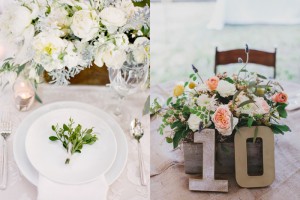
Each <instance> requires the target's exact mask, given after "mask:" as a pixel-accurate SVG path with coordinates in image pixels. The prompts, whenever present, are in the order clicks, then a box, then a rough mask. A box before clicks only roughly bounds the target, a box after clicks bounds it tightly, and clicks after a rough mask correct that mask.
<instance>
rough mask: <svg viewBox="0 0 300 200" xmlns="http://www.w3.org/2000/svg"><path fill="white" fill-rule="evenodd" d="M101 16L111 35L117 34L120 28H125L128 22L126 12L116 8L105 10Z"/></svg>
mask: <svg viewBox="0 0 300 200" xmlns="http://www.w3.org/2000/svg"><path fill="white" fill-rule="evenodd" d="M99 16H100V18H101V19H102V20H101V22H102V24H104V25H105V26H106V27H107V30H108V32H109V33H114V32H116V31H117V29H118V28H119V27H122V26H124V25H125V24H126V22H127V18H126V15H125V12H124V11H122V10H121V9H118V8H115V7H107V8H104V9H103V10H102V11H101V12H100V14H99Z"/></svg>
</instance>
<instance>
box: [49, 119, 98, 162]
mask: <svg viewBox="0 0 300 200" xmlns="http://www.w3.org/2000/svg"><path fill="white" fill-rule="evenodd" d="M74 125H75V123H74V120H73V119H72V118H70V119H69V123H68V124H63V126H62V127H59V126H58V124H56V125H52V130H53V131H54V132H55V133H56V136H50V137H49V139H50V140H51V141H58V140H59V141H61V143H62V145H63V147H64V148H65V149H66V150H67V152H68V154H69V157H68V158H67V159H66V161H65V164H69V162H70V159H71V158H70V157H71V155H73V154H74V153H81V150H82V147H83V145H85V144H89V145H92V144H94V143H95V142H96V141H97V140H98V138H97V135H96V134H95V133H93V129H94V128H89V129H83V128H82V126H81V125H80V124H77V125H76V126H74Z"/></svg>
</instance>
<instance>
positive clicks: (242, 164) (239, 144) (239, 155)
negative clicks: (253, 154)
mask: <svg viewBox="0 0 300 200" xmlns="http://www.w3.org/2000/svg"><path fill="white" fill-rule="evenodd" d="M255 128H256V127H251V128H248V127H243V128H241V129H240V132H238V133H236V134H235V136H234V149H235V179H236V182H237V183H238V185H239V186H241V187H246V188H252V187H265V186H268V185H271V184H272V182H273V181H274V179H275V163H274V160H275V159H274V134H273V133H272V130H271V129H270V128H268V127H265V126H259V127H257V128H258V130H257V137H259V138H261V139H262V140H263V175H261V176H249V175H248V173H247V171H248V170H247V144H246V141H247V139H248V138H253V133H254V132H255Z"/></svg>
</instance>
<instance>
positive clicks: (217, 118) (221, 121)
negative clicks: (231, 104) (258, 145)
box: [212, 105, 238, 135]
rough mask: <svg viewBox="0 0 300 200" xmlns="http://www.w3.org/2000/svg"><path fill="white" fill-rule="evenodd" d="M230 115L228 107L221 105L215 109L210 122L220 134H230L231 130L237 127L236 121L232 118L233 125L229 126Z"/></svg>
mask: <svg viewBox="0 0 300 200" xmlns="http://www.w3.org/2000/svg"><path fill="white" fill-rule="evenodd" d="M231 115H232V114H231V112H230V110H229V108H228V105H221V106H219V107H218V108H217V110H216V112H215V113H214V115H213V116H212V121H213V122H214V124H215V127H216V129H217V130H218V131H219V133H220V134H222V135H231V134H232V131H233V130H232V129H233V128H234V127H235V126H236V125H237V123H238V119H237V118H236V117H233V124H232V125H231ZM231 127H232V129H231Z"/></svg>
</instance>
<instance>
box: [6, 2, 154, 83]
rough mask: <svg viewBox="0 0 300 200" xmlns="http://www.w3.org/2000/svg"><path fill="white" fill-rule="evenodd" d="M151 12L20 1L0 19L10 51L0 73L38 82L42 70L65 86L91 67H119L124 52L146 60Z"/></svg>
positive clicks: (115, 5) (125, 6) (124, 5)
mask: <svg viewBox="0 0 300 200" xmlns="http://www.w3.org/2000/svg"><path fill="white" fill-rule="evenodd" d="M149 18H150V9H149V6H148V5H147V4H146V6H144V7H138V6H135V5H134V4H133V2H132V1H131V0H89V1H85V0H18V1H16V2H14V3H13V4H10V5H9V6H8V7H7V8H6V9H4V12H3V13H2V14H1V18H0V27H1V28H0V38H1V39H2V42H3V41H4V40H5V42H6V43H7V44H9V45H10V46H12V48H11V49H12V50H11V52H10V53H9V54H10V55H7V56H6V58H7V59H5V60H4V61H3V63H2V67H0V75H1V73H2V74H3V73H5V72H8V73H11V72H13V73H15V74H17V75H19V74H21V73H22V74H23V75H25V77H28V78H29V79H31V80H33V81H35V82H36V83H39V82H40V79H39V78H40V76H41V75H42V73H43V72H44V71H46V72H47V73H48V74H49V75H50V76H51V77H52V83H56V84H60V85H64V84H68V83H69V81H68V80H69V79H70V78H71V77H74V76H75V75H76V74H78V73H79V72H80V71H81V70H83V69H85V68H87V67H89V66H91V65H92V63H95V64H96V65H97V66H98V67H102V66H103V65H104V64H105V65H106V66H107V67H109V68H121V67H122V65H123V63H124V62H125V61H126V59H127V52H128V50H129V49H130V50H131V51H133V52H134V53H133V55H134V59H135V61H136V62H137V63H139V62H140V61H142V60H143V59H145V57H146V58H147V57H148V56H149V45H150V44H149V32H150V22H149Z"/></svg>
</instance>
